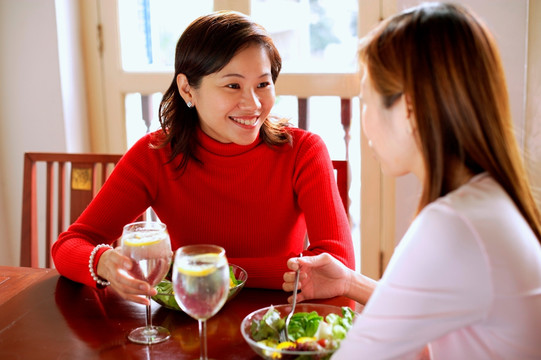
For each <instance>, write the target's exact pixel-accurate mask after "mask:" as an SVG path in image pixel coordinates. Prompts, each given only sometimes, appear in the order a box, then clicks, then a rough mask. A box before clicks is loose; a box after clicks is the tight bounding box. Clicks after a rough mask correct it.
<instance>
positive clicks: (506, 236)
mask: <svg viewBox="0 0 541 360" xmlns="http://www.w3.org/2000/svg"><path fill="white" fill-rule="evenodd" d="M361 63H362V65H363V69H364V72H363V74H364V75H363V79H362V101H363V111H362V121H363V130H364V132H365V134H366V136H367V138H368V139H369V140H370V144H371V147H372V149H373V150H374V153H375V155H376V156H377V157H378V159H379V160H380V162H381V167H382V169H383V171H384V172H385V173H387V174H390V175H393V176H401V175H404V174H407V173H413V174H414V175H416V177H417V178H418V179H419V180H420V182H421V183H422V194H421V198H420V202H419V206H418V211H417V215H416V217H415V219H414V221H413V222H412V224H411V226H410V228H409V229H408V231H407V232H406V234H405V235H404V237H403V239H402V240H401V242H400V243H399V245H398V246H397V248H396V251H395V253H394V255H393V257H392V259H391V261H390V263H389V265H388V267H387V269H386V271H385V274H384V275H383V277H382V279H381V280H380V281H379V282H376V281H374V280H372V279H369V278H367V277H365V276H363V275H361V274H359V273H356V272H354V271H352V270H349V269H347V268H346V267H344V266H343V265H342V264H341V263H340V262H339V261H337V260H335V259H334V258H333V257H332V256H330V255H328V254H322V255H319V256H314V257H303V258H293V259H290V260H289V261H288V266H289V268H290V269H291V270H293V271H294V270H296V269H297V268H299V267H300V271H301V277H300V279H301V281H300V285H299V288H300V289H301V290H302V291H301V292H300V293H299V298H298V299H299V300H301V301H302V300H309V299H316V298H326V297H333V296H337V295H345V296H348V297H350V298H352V299H354V300H356V301H358V302H359V303H361V304H366V306H365V307H364V310H363V311H362V313H361V314H360V316H359V317H358V318H357V320H356V321H355V324H354V325H353V327H352V329H351V330H350V332H349V333H348V335H347V337H346V339H345V340H344V341H343V342H342V344H341V347H340V349H339V350H338V351H337V352H336V353H335V355H334V356H333V359H371V360H373V359H392V358H418V357H420V356H421V355H423V356H427V357H431V358H433V359H541V246H540V240H541V216H540V214H539V209H538V208H537V207H536V205H535V202H534V199H533V196H532V192H531V190H530V186H529V183H528V180H527V175H526V172H525V170H524V165H523V162H522V160H521V156H520V154H519V148H518V146H517V143H516V139H515V135H514V133H513V123H512V120H511V117H510V111H509V103H508V95H507V91H506V83H505V79H504V73H503V69H502V65H501V61H500V57H499V54H498V51H497V48H496V46H495V42H494V39H493V38H492V36H491V35H490V33H489V31H488V30H487V28H486V27H485V25H483V24H482V23H481V22H480V21H479V19H478V18H476V17H475V16H474V15H473V14H472V13H471V12H469V11H468V10H466V9H464V8H462V7H460V6H457V5H451V4H437V3H432V4H423V5H420V6H418V7H415V8H412V9H409V10H406V11H404V12H403V13H401V14H398V15H396V16H394V17H392V18H390V19H388V20H386V21H384V22H383V23H382V24H380V25H379V26H378V27H377V28H376V29H375V30H374V31H373V32H372V33H371V34H370V35H369V36H368V37H367V39H366V40H365V41H364V43H363V45H362V48H361ZM293 278H294V273H293V272H288V273H286V274H284V284H283V288H284V290H286V291H291V290H292V288H293Z"/></svg>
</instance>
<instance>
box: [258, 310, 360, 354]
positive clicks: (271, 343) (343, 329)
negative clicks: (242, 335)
mask: <svg viewBox="0 0 541 360" xmlns="http://www.w3.org/2000/svg"><path fill="white" fill-rule="evenodd" d="M341 310H342V315H341V316H340V315H338V314H335V313H329V314H327V315H326V316H320V315H319V314H318V313H317V312H316V311H311V312H297V313H295V314H293V316H292V317H291V321H290V323H289V327H288V335H289V339H288V340H287V341H282V342H280V332H281V331H282V330H283V329H284V326H285V317H282V316H281V314H280V312H279V311H278V310H276V309H275V308H274V306H270V307H269V309H268V310H267V312H266V313H265V315H263V317H262V318H261V320H256V319H254V320H253V321H252V324H251V327H250V335H251V338H252V339H253V340H254V341H256V342H257V344H258V345H259V346H262V347H266V348H271V349H276V350H279V351H282V350H283V351H287V352H289V351H307V352H326V351H334V350H336V349H338V347H339V346H340V342H341V341H342V340H343V339H344V338H345V337H346V334H347V332H348V331H349V329H350V328H351V326H352V325H353V319H354V317H355V312H354V311H353V310H351V309H350V308H349V307H345V306H344V307H341ZM274 355H275V356H272V358H281V357H280V356H276V355H279V353H275V354H274Z"/></svg>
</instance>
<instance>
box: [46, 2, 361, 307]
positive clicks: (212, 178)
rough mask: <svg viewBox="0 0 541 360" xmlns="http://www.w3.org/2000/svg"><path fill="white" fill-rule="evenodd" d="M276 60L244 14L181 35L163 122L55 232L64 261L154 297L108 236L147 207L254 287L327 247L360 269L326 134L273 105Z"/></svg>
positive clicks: (79, 272)
mask: <svg viewBox="0 0 541 360" xmlns="http://www.w3.org/2000/svg"><path fill="white" fill-rule="evenodd" d="M280 69H281V58H280V55H279V54H278V51H277V49H276V48H275V46H274V44H273V42H272V40H271V39H270V37H269V36H268V34H267V33H266V32H265V30H264V29H263V28H262V27H260V26H259V25H257V24H255V23H253V22H252V21H251V20H250V19H249V18H248V17H246V16H244V15H242V14H239V13H235V12H216V13H213V14H210V15H208V16H203V17H200V18H199V19H197V20H195V21H194V22H193V23H192V24H191V25H190V26H189V27H188V28H187V29H186V31H185V32H184V33H183V34H182V36H181V37H180V39H179V41H178V44H177V48H176V55H175V76H174V79H173V81H172V83H171V85H170V87H169V89H168V90H167V91H166V93H165V94H164V96H163V99H162V102H161V105H160V123H161V130H159V131H156V132H154V133H151V134H148V135H146V136H144V137H143V138H141V139H140V140H139V141H138V142H137V143H136V144H135V145H134V146H133V147H131V148H130V149H129V150H128V151H127V152H126V154H125V155H124V157H123V158H122V159H121V160H120V162H119V163H118V165H117V166H116V168H115V170H114V171H113V172H112V174H111V176H110V177H109V179H108V181H107V182H106V183H105V184H104V186H103V188H102V189H101V191H100V192H99V194H98V195H97V196H96V198H95V199H94V200H93V201H92V203H91V204H90V205H89V206H88V208H87V209H86V210H85V211H84V212H83V213H82V214H81V216H80V217H79V219H78V220H77V221H76V222H75V223H73V224H72V225H71V226H70V227H69V229H68V230H67V231H66V232H64V233H62V234H61V235H60V236H59V238H58V241H57V242H55V244H54V245H53V249H52V254H53V258H54V262H55V266H56V268H57V269H58V271H59V272H60V273H61V274H62V275H64V276H66V277H68V278H70V279H72V280H74V281H78V282H81V283H84V284H87V285H89V286H94V287H100V286H103V285H110V286H111V287H112V288H113V289H114V290H115V291H116V292H117V293H119V294H120V295H121V296H122V297H124V298H125V299H128V300H131V301H135V302H138V303H142V304H146V303H147V300H146V298H145V297H144V295H154V294H155V290H154V289H152V288H150V287H149V285H148V284H146V283H145V282H143V281H139V280H136V279H133V278H131V277H129V276H128V275H126V273H125V272H124V271H122V270H123V269H127V268H129V266H130V265H129V264H130V262H129V261H128V259H127V258H125V257H123V256H122V255H120V254H119V253H118V252H116V251H111V250H112V248H111V246H110V244H112V243H113V242H114V241H115V240H116V239H118V238H119V236H120V235H121V233H122V228H123V226H124V225H125V224H127V223H129V222H131V221H133V220H134V219H136V218H137V217H138V216H139V215H140V214H141V213H143V212H144V211H145V210H146V209H147V208H148V207H152V209H153V210H154V211H155V213H156V214H157V216H158V218H159V219H160V221H162V222H164V223H165V224H166V225H167V228H168V230H169V234H170V237H171V244H172V248H173V250H175V249H177V248H178V247H180V246H182V245H186V244H192V243H213V244H216V245H220V246H222V247H224V248H225V249H226V252H227V257H228V259H229V261H230V262H231V263H234V264H237V265H239V266H241V267H243V268H244V269H245V270H246V271H247V272H248V283H247V286H251V287H263V288H271V289H280V288H281V285H282V274H283V273H284V272H286V271H287V266H286V261H287V259H288V258H290V257H293V256H297V255H298V254H299V253H301V252H302V253H303V254H304V255H317V254H320V253H323V252H326V253H329V254H332V255H333V256H334V257H335V258H336V259H338V260H340V261H341V262H342V263H344V264H345V265H346V266H348V267H350V268H354V263H355V262H354V252H353V246H352V241H351V234H350V228H349V222H348V219H347V217H346V213H345V210H344V208H343V205H342V202H341V199H340V195H339V193H338V189H337V186H336V182H335V178H334V172H333V168H332V164H331V160H330V157H329V154H328V151H327V149H326V147H325V144H324V143H323V141H322V140H321V138H320V137H319V136H317V135H315V134H312V133H309V132H307V131H304V130H300V129H297V128H293V127H290V126H289V124H288V123H287V121H286V120H283V119H274V118H272V117H271V116H270V115H269V114H270V111H271V108H272V107H273V105H274V100H275V90H274V84H275V82H276V79H277V77H278V74H279V72H280ZM306 233H308V236H309V239H310V245H309V247H308V248H307V249H304V239H305V235H306ZM89 259H90V260H89Z"/></svg>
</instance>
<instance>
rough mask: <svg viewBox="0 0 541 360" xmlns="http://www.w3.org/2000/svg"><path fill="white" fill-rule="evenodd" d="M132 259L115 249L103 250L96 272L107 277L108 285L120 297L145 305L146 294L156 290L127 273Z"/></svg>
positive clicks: (151, 293)
mask: <svg viewBox="0 0 541 360" xmlns="http://www.w3.org/2000/svg"><path fill="white" fill-rule="evenodd" d="M131 268H132V261H131V260H130V259H129V258H128V257H126V256H124V255H122V254H120V253H119V252H118V251H116V250H107V251H105V252H104V253H103V254H102V255H101V257H100V259H99V261H98V266H97V269H96V272H97V274H98V275H99V276H101V277H102V278H104V279H107V280H108V281H109V282H110V283H111V285H109V286H110V287H111V288H112V289H113V290H114V291H115V292H116V293H117V294H119V295H120V296H121V297H122V298H124V299H126V300H129V301H133V302H136V303H139V304H143V305H147V304H148V299H147V298H146V296H154V295H156V293H157V291H156V289H154V288H153V287H151V286H150V285H149V284H148V283H146V282H145V281H142V280H137V279H135V278H133V277H132V276H130V275H129V274H128V271H129V270H131Z"/></svg>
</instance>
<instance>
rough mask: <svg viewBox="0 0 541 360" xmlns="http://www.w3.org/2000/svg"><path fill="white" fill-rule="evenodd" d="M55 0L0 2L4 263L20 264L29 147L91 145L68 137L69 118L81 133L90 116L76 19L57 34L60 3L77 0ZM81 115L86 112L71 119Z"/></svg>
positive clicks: (0, 261)
mask: <svg viewBox="0 0 541 360" xmlns="http://www.w3.org/2000/svg"><path fill="white" fill-rule="evenodd" d="M58 2H59V3H60V6H56V2H55V0H0V54H1V55H0V265H11V266H18V265H19V248H20V247H19V244H20V228H21V210H22V209H21V201H22V177H23V176H22V175H23V154H24V152H26V151H41V152H47V151H50V152H55V151H62V152H63V151H67V150H70V149H69V148H68V144H66V140H65V139H66V138H72V139H73V138H75V139H79V140H80V141H79V142H78V143H80V144H82V145H71V146H70V148H72V149H73V150H74V151H77V150H78V148H77V147H79V148H80V146H84V145H85V144H86V141H85V140H84V139H83V137H82V136H79V137H76V136H66V127H65V119H67V120H71V121H69V123H71V124H75V125H73V126H71V130H70V133H71V134H72V135H73V133H74V132H78V133H81V134H82V133H84V127H81V126H79V125H77V124H79V123H84V122H85V121H84V118H85V116H86V115H85V112H84V108H85V107H84V103H85V100H84V96H81V94H82V90H81V89H82V87H81V85H80V84H79V85H77V84H76V83H77V82H80V81H82V80H81V76H79V75H77V74H78V73H80V69H81V66H80V62H78V61H77V56H75V57H73V56H72V55H73V52H72V51H71V50H70V48H72V47H73V46H74V44H75V45H77V43H78V41H77V40H76V39H74V38H73V34H76V33H77V32H76V31H75V32H72V30H71V29H70V27H73V26H74V25H73V23H71V25H70V23H68V25H65V26H64V29H66V30H67V32H68V34H65V35H64V36H63V37H60V39H59V38H58V36H57V17H56V11H57V9H61V10H62V11H63V14H64V15H66V14H70V13H71V15H74V14H75V12H76V10H73V9H77V8H76V7H75V5H76V2H75V1H72V2H71V3H68V2H67V1H66V0H63V1H58ZM71 15H70V16H71ZM66 16H67V15H66ZM70 18H71V19H75V20H76V21H78V16H71V17H70ZM66 19H68V17H62V20H66ZM59 40H60V41H61V43H62V44H63V46H62V47H61V48H62V49H63V51H62V52H60V55H59ZM70 44H71V45H70ZM74 59H75V61H74ZM61 60H62V61H61ZM66 61H67V62H66ZM61 63H62V64H63V67H62V69H63V75H64V77H63V78H62V76H61V72H60V65H59V64H61ZM70 63H71V65H70ZM61 79H62V81H61ZM74 83H75V85H73V84H74ZM62 88H63V89H64V94H63V93H62ZM81 109H83V111H82V110H81ZM77 113H82V114H83V115H80V116H76V118H75V119H74V114H77ZM65 114H68V115H70V117H69V118H68V117H67V116H65ZM74 147H75V148H74Z"/></svg>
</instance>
